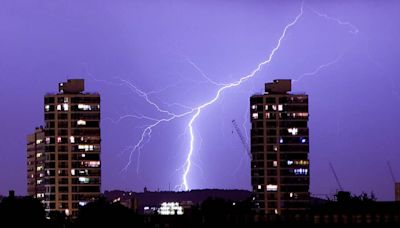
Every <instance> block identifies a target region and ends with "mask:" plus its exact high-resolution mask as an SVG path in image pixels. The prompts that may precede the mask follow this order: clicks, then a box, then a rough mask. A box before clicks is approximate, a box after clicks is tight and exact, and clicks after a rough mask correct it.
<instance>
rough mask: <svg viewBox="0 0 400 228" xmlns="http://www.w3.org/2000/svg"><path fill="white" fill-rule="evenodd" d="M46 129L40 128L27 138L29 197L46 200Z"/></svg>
mask: <svg viewBox="0 0 400 228" xmlns="http://www.w3.org/2000/svg"><path fill="white" fill-rule="evenodd" d="M44 139H45V137H44V129H43V127H38V128H36V129H35V132H34V133H32V134H30V135H28V137H27V152H28V153H27V167H28V176H27V178H28V182H27V183H28V195H30V196H34V197H36V198H38V199H39V200H44V192H45V184H44V183H45V181H44V178H45V170H44V166H45V158H46V156H45V142H44Z"/></svg>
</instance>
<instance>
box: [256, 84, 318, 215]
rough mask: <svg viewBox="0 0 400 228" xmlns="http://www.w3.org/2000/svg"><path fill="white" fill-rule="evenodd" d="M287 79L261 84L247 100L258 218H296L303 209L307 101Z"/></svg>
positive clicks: (306, 171) (306, 190)
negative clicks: (261, 89)
mask: <svg viewBox="0 0 400 228" xmlns="http://www.w3.org/2000/svg"><path fill="white" fill-rule="evenodd" d="M290 91H291V80H274V81H273V82H272V83H266V84H265V93H264V94H261V95H253V96H252V97H251V98H250V106H251V107H250V115H251V116H250V118H251V153H252V161H251V178H252V179H251V183H252V187H253V192H254V197H253V200H254V209H255V211H256V212H257V213H259V214H267V215H285V214H296V213H302V212H304V211H305V210H306V209H307V208H308V204H309V197H310V196H309V185H310V178H309V177H310V170H309V159H308V153H309V132H308V117H309V114H308V96H307V95H306V94H291V93H289V92H290Z"/></svg>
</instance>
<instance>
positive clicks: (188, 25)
mask: <svg viewBox="0 0 400 228" xmlns="http://www.w3.org/2000/svg"><path fill="white" fill-rule="evenodd" d="M300 6H301V1H285V3H282V1H261V0H258V1H256V0H250V1H249V0H235V1H211V0H210V1H207V0H206V1H190V3H189V1H183V0H182V1H179V0H173V1H172V0H167V1H121V0H118V1H115V0H113V1H101V4H100V2H99V1H66V0H63V1H61V0H42V1H20V0H2V1H1V3H0V107H2V108H1V128H0V138H1V140H2V142H1V143H0V194H6V192H7V191H8V190H9V189H15V190H16V192H17V194H26V178H25V176H26V165H25V163H26V135H27V134H29V133H31V132H32V131H33V129H34V127H35V126H38V125H41V124H43V123H44V120H43V119H44V116H43V96H44V94H45V93H47V92H56V91H57V89H58V88H57V83H58V82H61V81H65V80H66V79H68V78H85V80H86V88H87V90H88V91H96V92H100V93H101V96H102V146H103V147H102V167H103V179H102V183H103V184H102V189H103V190H111V189H123V190H134V191H142V190H143V187H145V186H147V188H148V189H149V190H157V189H160V190H168V189H169V187H170V188H171V189H174V188H175V186H178V185H179V184H181V181H182V174H183V171H184V169H183V166H184V163H185V159H186V155H187V152H188V149H189V140H190V137H189V131H188V123H189V120H190V119H191V118H192V117H193V115H194V113H193V114H190V115H187V116H185V117H183V118H177V119H175V120H173V121H171V122H168V123H161V124H160V125H158V126H156V127H155V128H153V130H152V136H151V139H149V138H145V141H148V143H147V144H145V145H144V146H143V147H142V149H141V155H140V158H139V157H138V153H137V152H135V153H134V154H133V156H132V163H131V165H130V166H129V167H128V168H127V169H126V170H125V171H122V170H123V168H124V167H125V165H126V164H127V162H128V159H129V153H130V152H129V151H126V150H125V152H124V149H126V148H128V147H129V146H132V145H134V144H136V143H137V142H138V140H139V139H140V136H141V134H142V132H143V129H144V128H145V127H146V126H148V125H150V124H153V123H154V121H152V120H145V119H133V118H127V119H123V120H121V121H119V122H115V121H116V120H118V118H119V117H120V116H122V115H127V114H135V115H146V116H148V117H152V118H166V117H168V115H167V114H165V113H159V112H157V110H156V109H155V108H154V107H153V106H151V105H150V104H148V103H146V102H145V100H144V99H143V97H140V96H139V95H138V94H137V93H134V92H133V91H132V90H131V89H130V88H129V87H128V86H127V85H123V84H122V83H121V82H122V81H121V80H129V81H130V82H132V83H133V84H134V85H135V86H137V87H138V88H140V89H141V90H143V91H145V92H151V91H153V92H151V93H150V94H149V99H150V100H152V101H153V102H155V103H157V104H159V106H160V107H161V108H162V109H165V110H168V111H170V112H174V113H177V114H179V113H183V112H186V111H187V109H185V108H184V107H182V106H179V105H177V104H178V103H179V104H181V105H185V106H189V107H196V106H198V105H201V104H203V103H205V102H207V101H209V100H210V99H212V98H213V97H214V96H215V94H216V92H217V90H218V88H219V86H216V85H213V84H212V83H209V82H207V80H206V79H205V77H204V76H202V73H201V72H200V71H199V70H198V69H201V71H202V72H203V73H204V74H206V75H207V76H208V77H209V78H211V79H212V80H214V81H216V82H219V83H229V82H233V81H236V80H238V79H239V78H240V77H242V76H244V75H246V74H249V73H250V72H251V71H252V70H253V69H255V68H256V67H257V65H258V64H259V63H261V62H262V61H265V60H266V59H267V57H268V55H269V54H270V53H271V51H272V49H273V48H274V47H275V46H276V44H277V41H278V38H279V36H280V35H281V33H282V31H283V29H284V27H285V26H286V25H287V24H288V23H290V22H291V21H292V20H293V19H294V18H295V17H296V15H297V14H298V13H299V10H300ZM313 10H314V11H313ZM398 12H400V2H398V1H397V2H396V1H351V2H348V1H335V2H334V1H330V3H325V2H322V1H305V3H304V13H303V16H302V17H301V18H300V19H299V21H298V22H297V24H295V25H294V26H293V27H291V28H290V29H289V30H288V31H287V34H286V36H285V38H284V39H283V40H282V43H281V46H280V48H279V50H278V51H277V52H276V53H275V55H274V57H273V59H272V61H271V63H270V64H268V65H267V66H265V67H264V68H263V69H262V71H261V72H259V73H258V74H257V75H256V76H255V77H254V78H253V79H251V80H248V81H246V82H245V83H243V84H242V85H241V86H239V87H235V88H232V89H228V90H225V91H224V92H223V93H222V95H221V97H220V99H218V100H217V101H216V102H215V103H213V104H212V105H210V106H208V107H206V108H204V109H203V110H202V112H201V113H200V115H199V116H198V118H197V119H196V121H195V122H194V123H193V127H194V134H195V142H194V145H195V147H194V148H195V150H194V152H193V157H192V161H193V166H192V168H191V169H190V172H189V173H188V184H189V187H190V188H225V189H226V188H240V189H250V164H249V158H248V157H247V155H246V153H245V152H244V150H243V147H242V145H241V142H240V139H239V137H238V136H237V135H236V134H232V131H233V127H232V124H231V121H232V120H233V119H235V120H236V121H237V122H238V124H239V125H240V126H242V125H243V126H244V127H243V128H242V131H243V133H247V131H249V121H248V109H249V104H248V101H249V97H250V96H251V95H252V94H254V93H256V92H262V91H263V88H264V83H265V82H268V81H271V80H273V79H276V78H292V79H298V78H300V77H301V78H302V79H301V80H299V81H298V82H295V83H294V84H293V89H294V91H295V92H306V93H308V94H309V96H310V124H309V126H310V132H311V133H310V141H311V146H310V159H311V192H312V193H313V194H327V195H330V196H331V195H332V194H333V193H334V192H335V191H336V190H337V189H338V185H337V184H336V182H335V179H334V177H333V175H332V172H331V170H330V168H329V162H331V163H332V164H333V166H334V167H335V170H336V173H337V175H338V176H339V179H340V181H341V184H342V186H343V188H344V189H345V190H350V191H352V192H354V193H360V192H361V191H366V192H371V191H374V192H375V194H376V195H377V197H378V198H379V199H380V200H392V199H394V196H393V195H394V193H393V192H394V186H393V181H392V178H391V176H390V174H389V171H388V167H387V164H386V163H387V161H390V162H391V165H392V167H393V171H394V174H395V176H396V177H397V180H398V181H400V156H399V155H398V154H399V152H400V149H399V146H398V141H399V137H400V132H399V129H400V120H399V116H400V108H399V106H400V76H399V73H398V72H400V64H399V63H398V60H399V59H400V45H398V42H399V40H400V15H399V14H398ZM318 14H319V15H318ZM323 14H324V15H327V16H329V17H324V16H323ZM333 18H336V20H335V19H333ZM356 31H358V32H356ZM191 62H192V63H194V64H195V65H196V66H197V67H198V69H196V67H195V66H194V65H193V64H191ZM329 63H331V64H329ZM325 64H328V65H329V66H327V67H322V68H320V70H319V71H318V69H319V68H318V67H320V66H326V65H325ZM310 72H317V73H316V74H315V75H311V74H307V73H310ZM302 75H303V76H304V77H303V76H302ZM245 129H246V130H245ZM138 158H139V164H140V166H139V167H138V166H137V164H138V163H137V162H138Z"/></svg>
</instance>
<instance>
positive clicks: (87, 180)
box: [79, 177, 90, 184]
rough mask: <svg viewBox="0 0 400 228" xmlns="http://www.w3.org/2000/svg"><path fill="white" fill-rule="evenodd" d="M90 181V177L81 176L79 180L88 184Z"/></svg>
mask: <svg viewBox="0 0 400 228" xmlns="http://www.w3.org/2000/svg"><path fill="white" fill-rule="evenodd" d="M89 181H90V178H88V177H79V182H80V183H82V184H87V183H89Z"/></svg>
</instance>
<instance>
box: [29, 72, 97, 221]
mask: <svg viewBox="0 0 400 228" xmlns="http://www.w3.org/2000/svg"><path fill="white" fill-rule="evenodd" d="M83 91H84V80H83V79H72V80H68V81H67V82H65V83H59V93H57V94H46V95H45V97H44V112H45V115H44V119H45V128H44V129H42V131H44V137H42V135H38V134H39V133H40V132H37V131H38V130H37V131H36V132H35V134H33V136H36V138H35V139H34V137H33V136H32V135H31V136H30V137H28V163H29V161H30V160H29V157H32V154H33V153H32V150H33V149H32V148H35V147H34V146H33V144H32V141H33V140H35V142H34V143H35V144H36V143H42V144H43V147H44V151H43V155H42V154H41V153H42V152H40V151H39V152H40V154H41V156H43V158H42V157H41V156H40V158H41V159H39V160H37V161H36V162H35V164H37V165H36V167H34V168H33V170H36V171H37V172H38V173H36V174H34V173H33V175H34V176H36V177H40V176H41V175H42V176H44V179H43V180H42V179H37V180H35V181H33V183H36V184H41V185H40V187H39V186H37V187H36V188H34V187H32V180H31V181H30V182H29V183H30V184H31V186H30V187H29V183H28V188H30V189H36V192H33V191H29V194H30V195H32V193H34V194H35V195H34V196H35V197H37V198H40V199H42V201H43V203H44V204H45V208H46V211H47V212H52V211H60V212H64V213H66V214H67V215H72V216H76V214H77V211H78V208H79V206H83V205H85V204H86V203H87V202H88V201H90V200H91V199H94V198H97V197H98V196H99V195H100V183H101V165H100V151H101V148H100V95H99V94H97V93H84V92H83ZM38 149H40V148H36V150H38ZM35 156H36V157H38V156H39V155H38V152H36V154H35ZM31 160H32V159H31ZM30 164H33V163H32V162H30ZM29 170H32V167H30V168H29V167H28V172H29ZM28 175H30V177H32V172H31V173H29V174H28ZM28 178H29V176H28ZM28 180H29V179H28ZM39 189H40V190H39Z"/></svg>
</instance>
